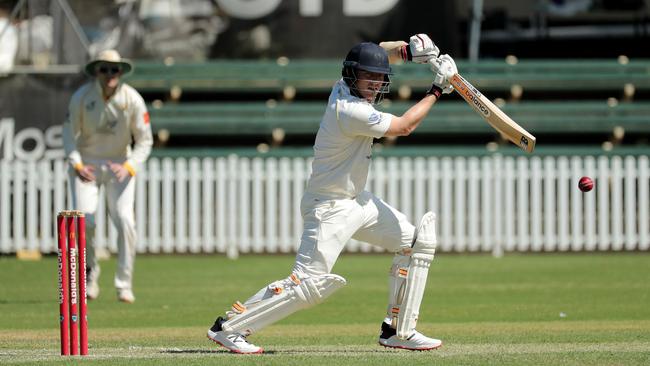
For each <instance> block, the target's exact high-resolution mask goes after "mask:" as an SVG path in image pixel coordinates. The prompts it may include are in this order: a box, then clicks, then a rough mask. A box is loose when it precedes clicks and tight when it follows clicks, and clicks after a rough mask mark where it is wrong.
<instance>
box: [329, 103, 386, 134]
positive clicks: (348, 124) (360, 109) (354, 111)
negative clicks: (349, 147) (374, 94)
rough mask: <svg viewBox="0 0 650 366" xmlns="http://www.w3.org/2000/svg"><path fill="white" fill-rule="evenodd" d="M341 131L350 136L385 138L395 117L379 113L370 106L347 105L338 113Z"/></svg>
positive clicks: (342, 106)
mask: <svg viewBox="0 0 650 366" xmlns="http://www.w3.org/2000/svg"><path fill="white" fill-rule="evenodd" d="M337 114H338V121H339V125H340V127H341V130H342V131H343V132H344V133H345V134H348V135H361V136H369V137H374V138H380V137H383V136H384V134H386V131H388V128H389V127H390V121H391V120H392V118H393V115H392V114H390V113H384V112H379V111H377V110H376V109H375V108H373V107H372V106H371V105H369V104H359V103H345V104H344V105H341V108H339V110H338V111H337Z"/></svg>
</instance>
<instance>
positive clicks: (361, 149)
mask: <svg viewBox="0 0 650 366" xmlns="http://www.w3.org/2000/svg"><path fill="white" fill-rule="evenodd" d="M402 55H403V59H405V60H408V61H413V62H418V63H429V64H430V65H431V69H432V71H433V75H432V79H433V83H432V85H431V88H430V89H429V90H428V91H426V93H425V95H424V97H423V98H422V99H421V100H420V101H419V102H417V103H416V104H415V105H413V106H412V107H410V108H409V109H408V110H407V111H406V112H405V113H404V114H403V115H401V116H396V115H392V114H390V113H385V112H381V111H379V110H377V109H375V106H376V105H377V104H379V103H380V102H381V100H382V99H383V97H384V95H385V94H386V93H388V92H389V86H390V76H391V75H392V71H391V67H390V65H389V58H388V54H387V53H386V51H385V50H384V49H382V48H381V47H380V46H379V45H377V44H374V43H370V42H364V43H360V44H357V45H356V46H354V47H352V49H350V51H349V52H348V54H347V56H346V58H345V61H343V69H342V78H341V79H340V80H338V81H337V82H336V83H335V84H334V87H333V88H332V92H331V94H330V96H329V99H328V101H327V108H326V110H325V113H324V115H323V117H322V120H321V123H320V128H319V130H318V133H317V135H316V142H315V144H314V160H313V165H312V174H311V176H310V178H309V182H308V183H307V188H306V190H305V194H304V195H303V198H302V201H301V204H300V211H301V214H302V217H303V222H304V223H303V233H302V237H301V242H300V247H299V249H298V253H297V254H296V260H295V264H294V267H293V270H292V273H291V274H290V275H289V276H288V277H287V278H285V279H281V280H278V281H275V282H272V283H270V284H269V285H267V286H265V287H263V288H262V289H260V290H259V291H258V292H257V293H256V294H254V295H253V296H252V297H251V298H249V299H248V300H246V301H245V302H243V303H241V302H239V301H237V302H235V303H234V304H233V305H232V308H231V309H230V310H229V311H227V312H226V315H225V316H224V317H218V318H217V320H216V321H215V323H214V325H213V326H212V327H211V328H210V329H209V330H208V338H210V339H211V340H213V341H214V342H216V343H218V344H220V345H222V346H224V347H226V348H227V349H229V350H230V351H232V352H235V353H262V352H263V350H262V348H261V347H258V346H256V345H254V344H252V343H250V342H249V341H248V339H247V337H248V336H249V335H251V334H253V333H255V332H257V331H259V330H261V329H263V328H264V327H265V326H267V325H269V324H272V323H274V322H276V321H278V320H280V319H282V318H284V317H286V316H288V315H290V314H292V313H294V312H296V311H298V310H300V309H304V308H308V307H311V306H313V305H316V304H319V303H321V302H322V301H323V300H325V299H326V298H327V297H328V296H330V295H332V294H333V293H334V292H335V291H336V290H338V289H339V288H341V287H342V286H344V285H345V283H346V281H345V279H344V278H343V277H341V276H338V275H336V274H332V273H331V271H332V268H333V266H334V264H335V262H336V260H337V258H338V256H339V254H340V253H341V251H342V250H343V248H344V246H345V244H346V243H347V242H348V241H349V240H350V239H351V238H354V239H356V240H360V241H364V242H368V243H370V244H373V245H377V246H379V247H382V248H384V249H386V250H388V251H390V252H393V253H395V256H394V258H393V263H392V266H391V269H390V274H389V290H388V307H387V312H386V316H385V317H384V320H383V322H382V323H381V332H380V335H379V344H380V345H382V346H385V347H392V348H403V349H409V350H419V351H421V350H432V349H436V348H438V347H440V346H441V345H442V342H441V341H440V340H438V339H434V338H429V337H427V336H425V335H423V334H421V333H420V332H418V331H417V330H416V329H415V328H416V323H417V320H418V312H419V309H420V303H421V301H422V297H423V295H424V288H425V286H426V280H427V274H428V271H429V266H430V265H431V262H432V261H433V257H434V253H435V249H436V233H435V220H436V217H435V214H434V213H433V212H428V213H426V214H425V215H424V216H423V217H422V218H421V219H420V221H419V224H418V226H417V227H415V226H413V225H412V224H411V223H410V222H409V221H408V220H407V218H406V216H405V215H404V214H403V213H401V212H399V211H398V210H397V209H395V208H393V207H392V206H390V205H389V204H388V203H386V202H384V201H383V200H382V199H381V198H378V197H376V196H375V195H373V194H372V193H370V192H368V191H366V190H364V187H365V186H366V181H367V179H368V170H369V168H370V160H371V156H372V144H373V140H374V139H376V138H381V137H384V136H407V135H409V134H410V133H411V132H413V131H414V130H415V129H416V128H417V127H418V126H419V125H420V123H421V122H422V120H423V119H424V118H425V117H426V115H427V114H428V113H429V111H430V110H431V107H432V106H433V105H434V103H435V102H436V101H437V100H438V99H439V98H440V97H441V95H442V94H448V93H451V91H452V90H453V89H452V86H451V85H450V79H451V77H452V76H453V75H454V74H456V73H457V72H458V70H457V69H456V65H455V63H454V60H453V59H452V58H451V57H449V56H447V55H443V56H440V57H439V50H438V48H437V47H436V46H435V45H434V44H433V42H432V41H431V39H430V38H429V37H428V36H427V35H425V34H418V35H415V36H413V37H411V38H410V42H409V44H408V45H405V46H404V48H403V49H402Z"/></svg>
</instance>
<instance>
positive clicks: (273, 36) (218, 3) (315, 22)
mask: <svg viewBox="0 0 650 366" xmlns="http://www.w3.org/2000/svg"><path fill="white" fill-rule="evenodd" d="M649 5H650V1H648V0H618V1H614V0H611V1H610V0H573V1H571V0H564V1H562V0H555V1H551V0H524V1H517V2H512V1H505V0H503V1H501V0H493V1H482V0H475V1H471V0H462V1H452V0H439V1H427V2H421V1H410V0H364V1H361V0H328V1H324V0H302V1H298V0H284V1H282V0H137V1H129V0H94V1H83V0H11V1H10V0H0V39H1V42H0V55H1V57H2V58H1V59H0V60H1V61H0V161H1V164H2V165H0V169H1V170H0V171H1V177H2V178H1V179H0V252H1V253H15V252H18V251H20V250H31V251H37V252H42V253H50V252H53V251H54V250H55V246H54V243H55V240H54V239H53V234H52V232H53V219H52V213H53V212H56V211H58V210H61V209H64V208H65V207H66V205H67V203H66V202H67V200H68V196H67V193H66V192H65V185H64V184H65V183H64V182H65V179H64V177H65V174H64V170H65V166H64V163H63V162H62V156H63V153H62V139H61V122H62V120H63V118H64V116H65V113H66V109H67V104H68V101H69V98H70V96H71V94H72V93H73V92H74V90H75V89H76V88H77V87H78V86H80V85H81V84H82V83H83V82H84V81H85V76H84V75H83V74H82V72H81V70H82V67H83V65H84V64H85V63H86V62H87V61H88V60H89V59H90V56H91V55H94V54H95V53H96V52H97V51H99V50H103V49H107V48H115V49H117V50H119V52H120V53H121V54H122V56H124V57H128V58H130V59H132V60H134V61H135V66H136V67H135V71H134V73H133V74H132V75H130V76H129V77H128V78H127V79H126V82H127V83H128V84H130V85H132V86H133V87H135V88H136V89H137V90H138V91H139V92H140V93H141V94H142V96H143V97H144V98H145V100H146V102H147V104H148V107H149V110H150V113H151V121H152V122H151V123H152V126H153V129H154V134H155V148H154V152H153V154H152V158H151V159H150V161H149V164H148V166H147V167H146V168H145V170H144V171H143V173H142V174H141V175H139V177H141V179H140V180H139V181H138V193H137V194H136V196H137V198H136V200H137V201H136V214H137V219H136V221H137V222H138V225H139V233H138V235H139V236H140V237H139V241H138V245H139V247H138V251H139V252H170V253H171V252H188V251H189V252H217V253H226V254H228V255H229V256H231V257H236V256H237V255H238V254H239V253H246V252H278V251H280V252H291V251H293V250H294V249H295V247H296V246H297V245H298V242H299V236H300V231H301V220H300V216H299V213H298V212H297V211H298V201H299V199H300V195H301V193H302V188H303V186H304V182H305V180H306V179H307V177H308V174H309V169H310V166H309V162H310V160H309V159H310V156H311V146H312V144H313V140H314V137H315V133H316V131H317V129H318V125H319V121H320V117H321V115H322V113H323V111H324V108H325V100H326V98H327V96H328V94H329V92H330V89H331V86H332V85H333V83H334V82H335V81H336V80H337V79H338V78H339V77H340V70H341V61H342V59H343V58H344V57H345V54H346V53H347V51H348V50H349V48H350V47H352V46H353V45H354V44H356V43H358V42H360V41H373V42H380V41H383V40H398V39H399V40H407V41H408V38H409V36H411V35H412V34H415V33H427V34H428V35H430V37H431V38H432V39H433V40H434V42H435V43H436V44H437V45H438V46H439V47H440V49H441V52H442V53H448V54H450V55H452V56H453V57H454V58H455V59H456V60H457V61H458V66H459V70H460V72H461V73H462V74H463V76H464V77H465V78H466V79H468V80H469V81H470V82H472V83H473V84H474V85H475V86H476V87H477V88H478V89H479V90H481V91H482V92H483V93H484V94H486V95H487V96H488V97H489V98H490V99H491V100H493V101H494V102H495V103H496V104H497V105H498V106H500V107H501V108H502V109H503V110H504V111H505V112H506V113H507V114H508V115H510V116H511V117H512V118H513V119H514V120H515V121H517V122H518V123H519V124H521V125H522V126H523V127H524V128H526V129H527V130H528V131H530V132H531V133H532V134H534V135H535V136H536V137H537V149H536V152H535V153H534V154H532V155H525V153H523V152H521V151H520V150H518V149H517V148H516V147H514V146H512V145H509V143H508V142H507V141H506V140H504V139H503V138H501V136H499V135H498V133H496V132H495V131H494V130H493V129H491V128H490V127H489V126H488V125H487V124H486V123H485V122H484V121H483V120H481V118H480V117H479V116H478V115H476V114H475V113H474V112H473V110H472V109H471V108H470V107H469V106H467V105H466V104H465V103H464V102H463V101H462V99H461V98H460V97H458V96H457V95H450V96H445V97H444V98H443V99H442V100H441V101H440V103H439V104H438V105H436V107H435V108H434V109H433V110H432V112H431V113H430V115H429V117H427V119H426V121H425V122H424V123H423V124H422V126H420V127H419V129H418V130H416V131H415V133H414V134H413V135H411V136H409V137H408V138H398V139H381V140H378V141H376V145H375V151H376V154H375V157H374V159H375V160H376V162H375V163H374V165H373V168H372V173H371V178H370V181H369V183H368V184H369V187H368V188H369V189H370V190H371V191H373V192H374V193H376V194H377V195H378V196H380V197H383V198H385V199H386V200H387V201H388V202H391V203H393V204H394V205H395V206H397V207H398V208H399V209H400V210H402V211H403V212H405V213H406V214H407V216H409V218H410V219H411V220H412V221H415V220H417V219H418V217H420V216H421V214H422V213H424V212H425V211H426V210H429V209H433V210H435V211H437V212H438V213H439V217H440V218H441V220H440V226H441V227H440V230H439V231H440V235H441V240H440V241H441V244H442V250H443V251H460V252H465V251H486V252H492V253H494V254H496V255H500V254H502V253H504V252H512V251H541V250H547V251H566V250H575V251H595V250H648V248H649V247H650V229H649V228H648V225H649V222H650V219H649V218H648V211H649V209H650V208H649V206H650V200H649V198H648V187H649V185H650V179H649V178H648V171H649V164H648V153H649V152H650V141H649V137H650V47H648V45H649V44H650V42H649V40H650V18H649V15H650V6H649ZM430 82H431V73H430V71H429V70H428V68H427V67H426V66H423V65H416V64H404V65H396V66H395V76H394V77H393V83H392V85H391V93H390V96H389V97H388V98H387V100H386V101H385V102H384V103H383V105H382V106H381V107H380V109H383V110H386V111H389V112H392V113H395V114H398V113H403V112H404V111H405V110H406V109H407V108H408V107H409V106H410V105H412V104H413V103H414V102H416V101H417V100H419V98H421V97H422V95H423V93H424V91H425V90H426V89H427V88H428V86H429V85H430ZM583 175H588V176H591V177H592V178H594V180H595V182H596V188H595V190H594V191H593V192H591V193H589V194H583V193H581V192H579V191H578V190H577V181H578V179H579V178H580V177H581V176H583ZM102 215H103V214H102ZM98 224H99V225H100V228H99V229H98V235H99V236H100V238H99V245H100V246H104V247H105V248H106V249H107V250H109V251H114V250H115V240H114V239H115V232H114V230H112V229H111V228H110V225H108V224H107V222H106V219H105V217H103V218H102V217H100V219H99V221H98ZM348 250H350V251H372V250H373V249H372V248H370V247H369V246H368V245H366V244H365V243H351V244H350V246H349V247H348Z"/></svg>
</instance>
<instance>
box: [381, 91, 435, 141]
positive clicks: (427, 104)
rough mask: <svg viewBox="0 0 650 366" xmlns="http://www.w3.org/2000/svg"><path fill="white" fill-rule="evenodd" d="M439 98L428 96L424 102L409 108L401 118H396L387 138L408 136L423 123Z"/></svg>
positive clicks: (387, 133) (392, 122)
mask: <svg viewBox="0 0 650 366" xmlns="http://www.w3.org/2000/svg"><path fill="white" fill-rule="evenodd" d="M437 100H438V97H436V96H435V95H433V94H427V95H426V96H425V97H424V98H422V100H420V101H419V102H418V103H416V104H415V105H414V106H412V107H411V108H409V109H408V110H407V111H406V112H405V113H404V114H403V115H402V116H401V117H397V116H396V117H394V118H393V121H391V125H390V127H389V128H388V131H387V132H386V134H385V136H408V135H410V134H411V132H413V131H415V129H416V128H417V127H418V126H419V125H420V123H422V121H423V120H424V117H426V116H427V114H428V113H429V111H430V110H431V107H433V105H434V104H435V103H436V101H437Z"/></svg>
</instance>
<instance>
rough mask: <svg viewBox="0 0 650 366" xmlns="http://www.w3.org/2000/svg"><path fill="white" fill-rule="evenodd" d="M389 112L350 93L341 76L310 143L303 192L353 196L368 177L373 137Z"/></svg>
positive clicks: (385, 123) (381, 131)
mask: <svg viewBox="0 0 650 366" xmlns="http://www.w3.org/2000/svg"><path fill="white" fill-rule="evenodd" d="M392 118H393V115H392V114H390V113H383V112H379V111H377V110H376V109H375V108H374V107H373V106H372V105H371V104H370V103H368V102H367V101H365V100H364V99H361V98H357V97H355V96H353V95H351V94H350V88H349V87H348V86H347V84H346V83H345V81H344V80H343V79H341V80H339V81H338V82H337V83H336V84H334V87H333V88H332V93H331V94H330V96H329V100H328V102H327V109H326V110H325V114H324V115H323V119H322V120H321V123H320V128H319V129H318V133H317V134H316V142H315V143H314V162H313V163H312V174H311V177H310V178H309V182H308V183H307V192H308V193H314V194H318V195H323V196H327V197H332V198H353V197H356V196H357V195H358V194H359V193H360V192H362V191H363V190H364V187H365V186H366V181H367V179H368V170H369V168H370V159H371V156H372V142H373V139H375V138H379V137H382V136H384V134H385V133H386V131H388V127H390V122H391V119H392Z"/></svg>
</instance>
